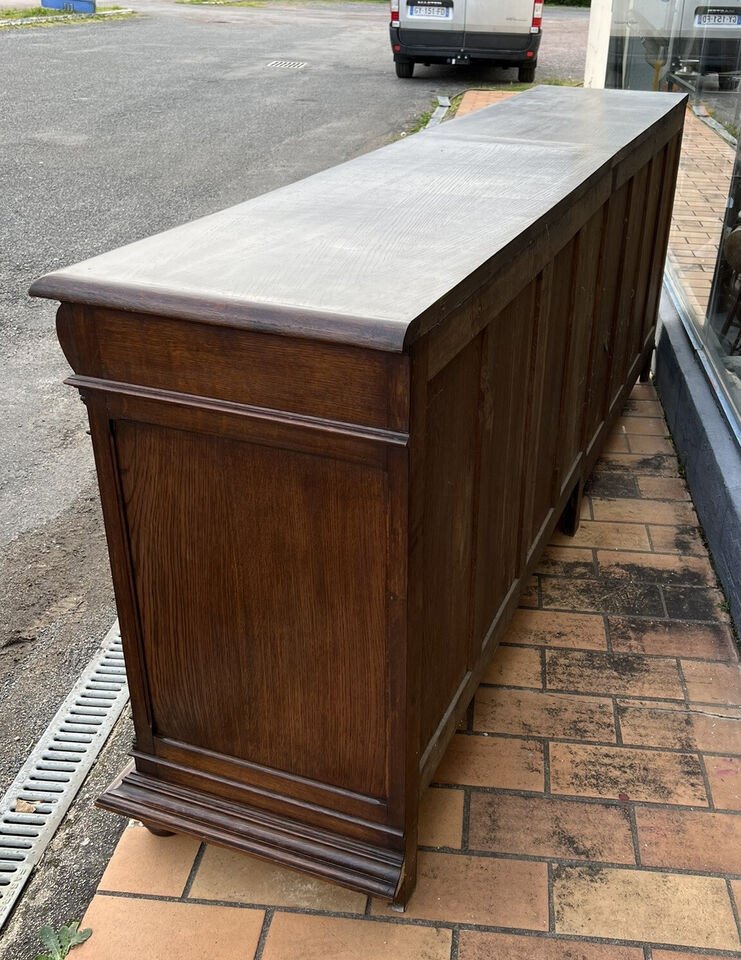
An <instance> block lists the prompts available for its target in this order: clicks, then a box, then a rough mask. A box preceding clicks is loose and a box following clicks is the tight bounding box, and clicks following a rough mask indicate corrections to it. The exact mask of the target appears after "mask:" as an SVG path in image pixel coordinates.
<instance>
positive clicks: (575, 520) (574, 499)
mask: <svg viewBox="0 0 741 960" xmlns="http://www.w3.org/2000/svg"><path fill="white" fill-rule="evenodd" d="M583 498H584V484H583V483H582V481H581V480H579V481H577V483H575V484H574V489H573V490H572V491H571V496H570V497H569V499H568V500H567V501H566V506H565V507H564V508H563V513H562V514H561V519H560V520H559V521H558V529H559V530H560V531H561V533H565V534H566V536H567V537H573V536H575V535H576V532H577V530H578V529H579V521H580V519H581V505H582V500H583Z"/></svg>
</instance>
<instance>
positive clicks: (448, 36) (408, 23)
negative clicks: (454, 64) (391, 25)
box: [399, 0, 470, 52]
mask: <svg viewBox="0 0 741 960" xmlns="http://www.w3.org/2000/svg"><path fill="white" fill-rule="evenodd" d="M467 2H468V3H470V0H399V28H400V38H401V41H402V43H409V44H414V46H415V47H416V46H419V47H420V48H425V47H426V48H438V49H439V48H443V47H444V48H445V49H446V50H451V51H452V52H456V51H458V50H461V49H462V48H463V24H464V23H465V17H466V3H467Z"/></svg>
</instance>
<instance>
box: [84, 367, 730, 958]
mask: <svg viewBox="0 0 741 960" xmlns="http://www.w3.org/2000/svg"><path fill="white" fill-rule="evenodd" d="M659 413H660V407H659V406H658V405H657V401H656V398H655V394H654V392H653V388H652V387H651V386H648V385H638V386H636V387H635V388H634V391H633V394H632V396H631V399H630V401H629V403H628V406H627V408H626V415H625V416H624V417H623V419H622V420H621V421H620V422H619V424H618V425H617V426H616V429H615V433H614V436H615V437H621V438H623V439H624V440H625V446H626V452H622V453H609V454H606V455H605V456H604V457H603V458H602V459H601V460H600V461H599V463H598V465H597V467H596V469H595V472H594V475H593V476H592V478H591V481H590V484H589V487H588V496H587V498H586V501H585V511H584V516H585V517H588V518H590V519H585V520H584V521H583V522H582V525H581V527H580V531H579V535H578V537H577V538H575V539H574V540H571V539H569V538H566V537H563V536H561V535H556V536H555V537H554V539H553V543H552V544H551V546H550V547H549V548H548V550H547V551H546V553H545V555H544V557H543V558H542V560H541V562H540V564H539V566H538V568H537V572H536V574H535V576H534V577H533V581H532V584H531V589H530V591H529V594H528V596H527V597H526V598H525V603H526V604H527V605H526V606H523V607H521V608H520V609H519V610H518V611H517V613H516V615H515V617H514V620H513V622H512V625H511V627H510V629H509V632H508V634H507V635H506V637H505V640H504V642H503V644H502V645H501V647H500V648H499V650H498V651H497V654H496V656H495V659H494V661H493V663H492V665H491V667H490V668H489V670H488V672H487V674H486V676H485V679H484V682H483V683H482V685H481V687H480V688H479V691H478V693H477V695H476V698H475V701H474V703H473V704H472V708H471V710H470V711H469V713H468V719H467V722H466V723H465V724H463V725H462V726H461V728H460V729H459V731H458V733H456V735H455V736H454V738H453V741H452V743H451V745H450V747H449V749H448V751H447V753H446V755H445V757H444V758H443V761H442V763H441V764H440V767H439V769H438V771H437V774H436V776H435V780H434V783H433V785H432V786H431V787H430V789H428V791H427V792H426V794H425V796H424V798H423V800H422V823H421V830H420V863H419V883H418V887H417V891H416V893H415V894H414V896H413V897H412V899H411V901H410V903H409V907H408V909H407V912H406V913H405V914H403V915H399V914H397V913H393V912H392V911H390V910H389V908H388V906H387V905H385V904H383V903H381V902H378V901H369V900H368V898H367V897H365V896H362V895H360V894H357V893H354V892H352V891H350V890H345V889H342V888H340V887H337V886H334V885H331V884H327V883H324V882H322V881H319V880H312V879H310V878H307V877H303V876H299V875H297V874H294V873H291V872H289V871H286V870H283V869H279V868H276V867H273V866H270V865H268V864H265V863H262V862H260V861H257V860H253V859H251V858H249V857H245V856H242V855H239V854H236V853H231V852H229V851H225V850H222V849H220V848H217V847H211V846H204V845H200V844H198V843H197V842H196V841H194V840H191V839H188V838H185V837H172V838H157V837H154V836H152V835H151V834H150V833H149V832H148V831H146V830H144V829H143V828H142V827H140V826H137V825H132V826H131V827H129V828H128V829H127V830H126V831H125V832H124V834H123V837H122V839H121V841H120V843H119V845H118V848H117V850H116V852H115V854H114V856H113V859H112V860H111V862H110V863H109V865H108V867H107V869H106V872H105V874H104V876H103V878H102V880H101V883H100V888H99V890H98V893H97V895H96V896H95V898H94V899H93V902H92V904H91V905H90V908H89V910H88V912H87V914H86V916H85V919H84V924H85V925H89V926H91V927H92V928H93V931H94V933H93V937H92V938H91V939H90V940H89V941H88V942H87V943H86V944H84V945H83V946H82V947H81V948H79V949H78V950H76V952H75V957H76V958H77V960H114V958H115V960H119V958H120V957H122V956H129V955H132V956H136V955H137V954H139V955H141V956H143V957H146V958H148V960H160V958H162V960H164V958H167V960H173V958H178V960H201V958H206V957H208V958H209V960H327V958H331V960H382V958H383V960H387V958H390V960H396V958H398V960H404V958H409V960H485V958H487V960H488V958H493V957H496V958H498V960H533V958H534V960H646V958H650V957H652V956H653V958H654V960H680V958H684V960H692V958H693V957H695V958H699V956H700V955H701V956H703V957H705V958H707V957H710V958H711V960H712V958H713V957H715V958H716V960H717V958H720V957H721V956H741V939H740V936H739V925H738V908H739V906H741V671H740V670H739V665H738V659H737V655H736V650H735V647H734V643H733V635H732V632H731V628H730V625H729V621H728V617H727V614H726V613H725V611H724V607H723V604H722V599H721V595H720V593H719V591H718V590H717V587H716V585H715V578H714V575H713V572H712V568H711V566H710V564H709V561H708V558H707V554H706V553H705V550H704V547H702V540H701V538H700V534H699V530H698V528H697V520H696V517H695V515H694V512H693V510H692V506H691V504H690V502H689V500H688V496H687V491H686V488H685V486H684V482H683V480H682V479H681V477H680V476H679V472H678V468H677V462H676V459H675V457H674V456H673V454H667V453H666V452H665V450H664V446H663V442H664V441H665V438H666V428H665V427H664V426H663V419H662V418H661V417H660V416H659V415H658V414H659ZM636 439H640V440H641V441H642V442H644V441H645V442H647V443H648V446H647V447H646V448H645V449H642V451H641V452H640V453H638V454H637V453H635V452H634V451H635V441H636ZM651 443H654V444H655V446H654V447H653V448H652V447H651ZM659 481H661V482H659ZM591 518H594V519H591ZM597 518H603V519H597ZM655 531H662V532H663V534H664V536H663V537H657V536H656V533H655ZM691 534H695V535H696V539H693V537H692V536H691ZM657 544H658V545H657ZM687 544H691V545H692V546H693V552H691V553H687V552H685V550H684V547H685V546H686V545H687ZM696 545H699V546H697V549H694V548H695V546H696ZM667 547H669V548H670V549H669V550H667V549H666V548H667ZM675 948H678V949H675ZM682 949H683V950H684V951H685V952H682ZM687 950H701V951H703V952H702V954H693V953H687V952H686V951H687Z"/></svg>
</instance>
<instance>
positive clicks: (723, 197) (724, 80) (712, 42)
mask: <svg viewBox="0 0 741 960" xmlns="http://www.w3.org/2000/svg"><path fill="white" fill-rule="evenodd" d="M612 9H613V14H612V24H611V30H610V48H609V55H608V63H607V72H606V77H605V85H606V86H608V87H617V88H621V89H631V90H683V91H686V92H687V93H689V95H690V108H691V109H690V110H689V111H688V116H687V124H686V128H685V136H684V141H683V146H682V159H681V161H680V170H679V177H678V181H677V196H676V202H675V206H674V214H673V220H672V232H671V238H670V241H669V256H668V265H667V269H668V272H669V274H670V276H671V278H672V281H673V285H674V286H675V288H678V289H679V291H680V294H681V300H682V303H683V305H684V306H685V308H686V312H687V313H688V314H689V318H690V320H691V322H692V324H693V326H694V329H695V332H696V333H697V334H698V336H699V339H700V340H701V342H702V343H703V345H704V347H705V351H706V355H707V357H708V359H709V360H710V362H711V364H712V367H713V369H714V371H715V373H716V375H717V379H718V387H719V389H721V390H722V391H723V392H724V393H725V395H726V397H727V399H729V400H730V401H731V404H732V405H733V407H734V408H735V412H736V415H737V419H738V422H739V424H741V159H739V152H738V149H737V144H736V138H737V137H738V136H739V133H741V92H740V91H739V89H738V88H739V81H741V0H738V2H727V3H720V4H715V5H712V4H708V3H698V2H694V0H614V2H613V8H612Z"/></svg>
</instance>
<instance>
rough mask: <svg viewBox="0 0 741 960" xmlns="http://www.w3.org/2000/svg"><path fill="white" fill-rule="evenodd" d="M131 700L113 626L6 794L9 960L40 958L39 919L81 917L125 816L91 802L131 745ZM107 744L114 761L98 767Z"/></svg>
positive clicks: (2, 913)
mask: <svg viewBox="0 0 741 960" xmlns="http://www.w3.org/2000/svg"><path fill="white" fill-rule="evenodd" d="M128 699H129V695H128V686H127V683H126V674H125V670H124V666H123V653H122V650H121V637H120V633H119V630H118V623H117V622H116V623H114V624H113V626H112V627H111V629H110V631H109V632H108V634H107V635H106V637H105V638H104V640H103V642H102V643H101V645H100V647H99V649H98V650H97V651H96V653H95V655H94V656H93V658H92V659H91V660H90V662H89V664H88V665H87V666H86V667H85V669H84V670H83V671H82V673H81V674H80V676H79V678H78V680H77V681H76V683H75V684H74V685H73V687H72V690H71V691H70V693H69V694H68V696H67V697H66V699H65V700H64V702H63V703H62V704H61V706H60V707H59V710H58V711H57V713H56V715H55V716H54V717H53V718H52V720H51V722H50V724H49V725H48V727H47V728H46V730H45V731H44V733H43V734H42V735H41V737H40V738H39V740H38V742H37V744H36V746H35V747H34V749H33V750H32V751H31V753H30V755H29V757H28V759H27V760H26V762H25V763H24V764H23V766H22V767H21V769H20V770H19V772H18V774H17V776H16V777H15V779H14V781H13V783H12V784H11V785H10V787H9V788H8V790H7V792H6V793H5V795H4V796H3V797H2V798H1V799H0V929H2V927H3V925H4V924H5V922H6V920H7V919H8V918H9V917H11V913H12V912H13V910H14V908H15V912H14V913H12V918H11V920H10V922H9V924H8V927H7V930H5V931H4V933H3V936H2V947H0V956H2V957H7V958H8V960H11V958H12V960H20V958H21V957H22V956H24V955H27V956H33V955H35V953H36V952H37V947H38V944H37V943H35V939H36V931H37V930H38V928H39V927H40V926H41V925H42V924H44V923H49V924H50V925H52V926H55V927H58V926H59V925H61V924H62V923H65V922H67V921H68V920H70V919H78V918H79V915H80V912H81V909H82V908H84V904H85V903H86V902H87V901H88V900H89V899H90V898H91V897H92V895H93V893H94V891H95V887H96V885H97V883H98V880H99V877H100V874H101V872H102V870H103V868H104V867H105V864H106V863H107V862H108V859H109V857H110V855H111V853H112V851H113V849H114V847H115V845H116V843H117V841H118V837H119V834H120V832H121V830H122V828H123V826H124V821H123V820H121V821H119V820H118V818H115V817H113V818H112V817H110V816H107V815H105V814H102V813H99V812H98V811H97V810H95V809H92V804H93V802H94V800H95V798H96V796H97V795H98V794H99V793H100V792H101V790H102V789H103V788H104V787H105V786H107V781H108V780H109V779H110V778H111V773H110V768H111V765H114V766H115V767H116V768H118V767H119V766H120V765H121V764H122V763H123V762H124V758H125V756H126V753H127V751H128V749H129V746H130V742H131V734H130V730H129V728H130V723H129V721H128V717H126V718H125V719H124V722H123V723H118V721H119V719H120V718H121V715H122V713H123V711H124V708H125V707H126V705H127V703H128ZM105 750H108V751H109V752H111V753H113V754H116V757H115V759H114V757H113V756H111V757H110V758H108V759H107V762H105V763H99V762H98V761H99V760H100V759H101V755H102V754H103V752H104V751H105ZM119 754H120V756H118V755H119ZM101 781H102V782H101ZM75 800H79V801H80V802H79V803H78V804H76V805H75V806H74V807H73V806H72V805H73V802H74V801H75ZM42 857H43V858H44V860H43V867H42V869H41V870H37V867H38V865H39V863H40V862H41V860H42ZM22 895H23V896H22Z"/></svg>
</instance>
